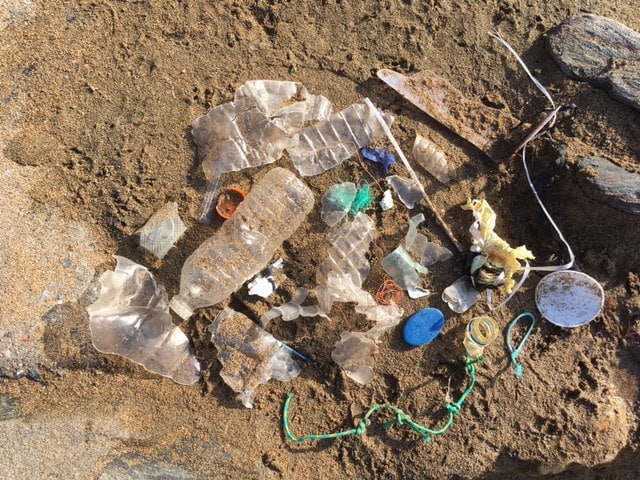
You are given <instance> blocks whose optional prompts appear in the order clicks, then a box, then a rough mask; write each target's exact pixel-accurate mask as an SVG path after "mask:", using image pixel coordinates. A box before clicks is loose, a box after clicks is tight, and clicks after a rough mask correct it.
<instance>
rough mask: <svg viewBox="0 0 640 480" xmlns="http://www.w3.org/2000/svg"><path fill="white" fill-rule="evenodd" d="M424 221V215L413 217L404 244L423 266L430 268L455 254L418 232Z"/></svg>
mask: <svg viewBox="0 0 640 480" xmlns="http://www.w3.org/2000/svg"><path fill="white" fill-rule="evenodd" d="M424 219H425V218H424V214H423V213H419V214H417V215H414V216H413V217H411V220H410V221H409V230H407V235H406V236H405V239H404V244H405V246H406V247H407V250H408V251H409V252H411V253H414V254H415V255H416V256H417V257H418V258H419V259H420V263H421V264H422V265H424V266H425V267H428V266H429V265H433V264H434V263H437V262H442V261H444V260H447V259H449V258H451V257H452V256H453V253H451V251H450V250H448V249H447V248H445V247H443V246H440V245H438V244H436V243H433V242H430V241H429V239H427V237H426V236H425V235H423V234H422V233H420V232H418V225H420V224H421V223H422V222H424Z"/></svg>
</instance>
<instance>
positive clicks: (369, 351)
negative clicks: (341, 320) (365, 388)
mask: <svg viewBox="0 0 640 480" xmlns="http://www.w3.org/2000/svg"><path fill="white" fill-rule="evenodd" d="M377 354H378V346H377V345H376V342H375V340H373V339H371V338H369V337H368V336H367V332H342V335H341V336H340V340H339V341H338V342H337V343H336V346H335V348H334V350H333V352H331V358H332V359H333V361H334V362H336V363H337V364H338V365H340V367H342V369H343V370H344V371H345V374H346V375H347V376H348V377H349V378H351V379H352V380H354V381H355V382H358V383H360V384H362V385H366V384H367V383H369V382H371V381H372V380H373V377H374V375H375V373H374V370H373V367H374V365H375V356H376V355H377Z"/></svg>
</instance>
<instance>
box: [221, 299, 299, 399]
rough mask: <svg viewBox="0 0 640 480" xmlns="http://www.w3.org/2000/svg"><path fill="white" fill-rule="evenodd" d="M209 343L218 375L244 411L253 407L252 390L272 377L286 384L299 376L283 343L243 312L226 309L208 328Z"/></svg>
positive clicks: (253, 393) (253, 396)
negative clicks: (217, 362)
mask: <svg viewBox="0 0 640 480" xmlns="http://www.w3.org/2000/svg"><path fill="white" fill-rule="evenodd" d="M209 332H211V342H212V343H213V344H214V346H215V347H216V350H217V352H218V360H220V363H222V370H221V371H220V376H221V377H222V379H223V380H224V382H225V383H226V384H227V385H229V387H231V388H232V389H233V390H234V391H235V392H238V394H239V395H238V399H239V400H240V401H241V402H242V404H243V405H244V406H245V407H246V408H252V407H253V400H254V398H255V389H256V388H257V387H258V386H259V385H262V384H263V383H267V382H268V381H269V380H271V379H272V378H275V379H276V380H280V381H282V382H286V381H288V380H291V379H292V378H295V377H297V376H298V375H299V374H300V367H299V366H298V365H297V364H296V363H295V362H294V360H293V358H292V357H291V353H290V352H289V349H287V348H284V344H283V343H282V342H280V341H279V340H277V339H276V338H274V337H273V335H271V334H269V333H267V332H266V331H264V330H263V329H262V328H260V327H259V326H258V325H256V324H255V323H253V322H252V321H251V320H249V319H248V318H247V317H246V316H245V315H243V314H242V313H239V312H236V311H234V310H231V309H230V308H225V309H224V310H222V311H221V312H220V313H219V314H218V316H217V317H216V318H215V319H214V321H213V323H212V324H211V325H210V326H209Z"/></svg>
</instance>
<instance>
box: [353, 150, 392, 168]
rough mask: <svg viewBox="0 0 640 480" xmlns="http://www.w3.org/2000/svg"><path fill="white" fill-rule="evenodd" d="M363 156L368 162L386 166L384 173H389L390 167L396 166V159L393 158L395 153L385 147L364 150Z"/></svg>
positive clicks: (361, 151)
mask: <svg viewBox="0 0 640 480" xmlns="http://www.w3.org/2000/svg"><path fill="white" fill-rule="evenodd" d="M360 153H362V156H363V157H364V158H366V159H367V160H369V161H371V162H374V163H379V164H381V165H383V166H384V171H385V172H386V173H389V167H390V166H391V165H395V163H396V158H395V157H394V156H393V153H391V152H390V151H389V149H388V148H383V147H375V148H363V149H362V150H360Z"/></svg>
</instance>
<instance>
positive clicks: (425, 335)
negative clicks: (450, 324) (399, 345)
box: [402, 308, 444, 347]
mask: <svg viewBox="0 0 640 480" xmlns="http://www.w3.org/2000/svg"><path fill="white" fill-rule="evenodd" d="M443 327H444V315H443V314H442V312H441V311H440V310H438V309H437V308H425V309H424V310H420V311H419V312H416V313H414V314H413V315H411V316H410V317H409V319H408V320H407V323H405V324H404V328H403V330H402V338H404V341H405V342H407V343H408V344H409V345H411V346H412V347H420V346H421V345H425V344H427V343H429V342H430V341H432V340H433V339H434V338H436V337H437V336H438V335H439V334H440V332H441V331H442V328H443Z"/></svg>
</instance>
